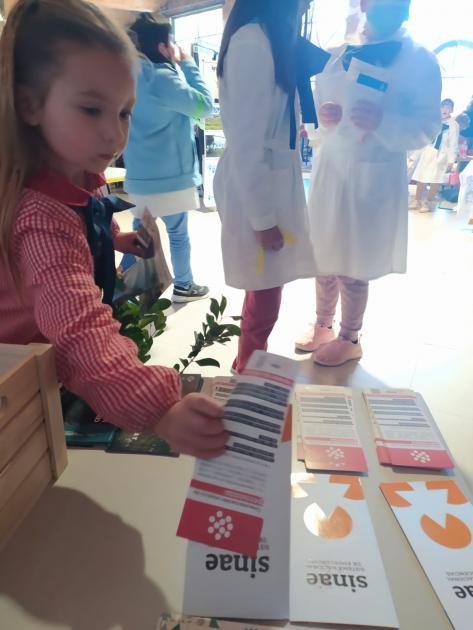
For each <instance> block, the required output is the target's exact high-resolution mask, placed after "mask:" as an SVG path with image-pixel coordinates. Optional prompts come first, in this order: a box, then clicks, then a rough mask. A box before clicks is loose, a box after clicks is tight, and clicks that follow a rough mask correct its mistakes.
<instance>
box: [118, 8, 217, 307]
mask: <svg viewBox="0 0 473 630" xmlns="http://www.w3.org/2000/svg"><path fill="white" fill-rule="evenodd" d="M131 36H132V38H133V39H134V41H135V45H136V47H137V48H138V50H139V51H140V52H141V53H142V61H141V68H140V73H139V76H138V81H137V101H136V106H135V108H134V110H133V116H132V121H131V129H130V138H129V143H128V147H127V149H126V151H125V156H124V157H125V166H126V169H127V174H126V182H125V185H126V190H127V192H128V194H129V197H130V201H131V203H133V204H135V206H136V208H135V209H134V210H133V213H134V214H135V217H136V219H135V222H134V227H135V229H136V226H137V225H139V218H140V217H141V216H142V213H143V211H144V209H145V208H148V210H149V211H150V213H151V214H152V216H153V217H160V218H161V219H162V220H163V221H164V223H165V225H166V229H167V232H168V235H169V241H170V246H171V259H172V265H173V269H174V277H175V280H174V292H173V298H172V299H173V301H174V302H181V303H184V302H191V301H194V300H199V299H201V298H204V297H206V296H207V295H208V293H209V290H208V288H207V287H204V286H199V285H197V284H195V283H194V280H193V275H192V270H191V264H190V251H191V248H190V240H189V233H188V227H187V212H188V211H189V210H195V209H197V208H199V207H200V204H199V198H198V194H197V189H196V187H197V186H199V185H200V184H201V182H202V179H201V176H200V173H199V164H198V159H197V149H196V144H195V136H194V125H193V119H197V118H205V117H207V116H209V115H211V113H212V110H213V102H212V101H213V99H212V95H211V94H210V91H209V89H208V88H207V86H206V85H205V83H204V81H203V79H202V77H201V75H200V72H199V69H198V68H197V66H196V64H195V63H194V61H193V60H192V58H191V57H190V56H188V55H186V54H185V53H183V51H182V50H181V49H180V48H178V47H175V46H174V44H173V42H172V36H171V27H170V25H169V24H162V23H159V22H156V21H155V20H154V19H153V18H152V17H151V16H149V15H146V14H143V15H141V16H140V17H139V18H138V19H137V21H136V22H135V23H134V24H133V26H132V27H131ZM177 65H179V66H180V69H181V71H182V72H181V73H180V72H178V70H177V67H176V66H177ZM127 262H128V263H129V261H127V260H124V261H123V262H122V267H124V268H126V267H127V266H128V265H127Z"/></svg>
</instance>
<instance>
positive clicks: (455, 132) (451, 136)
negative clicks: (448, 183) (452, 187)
mask: <svg viewBox="0 0 473 630" xmlns="http://www.w3.org/2000/svg"><path fill="white" fill-rule="evenodd" d="M444 124H447V125H448V129H446V130H445V131H444V132H443V135H442V142H441V144H440V148H439V149H436V148H435V142H434V143H433V144H429V145H428V146H426V147H425V149H424V150H423V151H422V153H421V155H420V158H419V162H418V164H417V167H416V168H415V170H414V173H413V175H412V179H413V180H415V181H416V182H421V183H422V184H444V183H445V180H446V179H447V167H448V165H449V164H454V163H455V162H456V161H457V158H458V143H459V138H460V126H459V124H458V123H457V122H456V120H453V119H451V120H449V121H447V122H446V123H444Z"/></svg>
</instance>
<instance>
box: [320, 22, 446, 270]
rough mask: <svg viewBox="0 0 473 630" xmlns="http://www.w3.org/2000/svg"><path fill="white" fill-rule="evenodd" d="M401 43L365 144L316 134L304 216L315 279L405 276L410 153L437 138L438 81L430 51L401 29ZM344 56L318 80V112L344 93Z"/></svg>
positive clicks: (338, 54)
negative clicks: (308, 225)
mask: <svg viewBox="0 0 473 630" xmlns="http://www.w3.org/2000/svg"><path fill="white" fill-rule="evenodd" d="M398 39H399V40H400V41H402V44H403V46H402V49H401V52H400V53H399V56H398V57H397V59H396V60H395V61H394V63H393V64H392V66H391V67H390V69H389V86H390V89H389V91H388V92H387V93H386V96H385V100H384V104H383V110H384V116H383V120H382V122H381V125H380V126H379V128H378V129H377V130H376V131H375V132H373V133H370V134H369V135H368V136H367V137H366V138H365V140H364V141H363V142H359V141H355V140H351V139H347V138H346V137H345V136H344V135H343V133H337V131H328V130H324V129H320V130H319V131H318V133H317V135H318V143H319V144H318V146H317V147H316V150H315V159H314V166H313V172H312V182H311V193H310V201H309V217H310V222H311V235H312V240H313V245H314V255H315V263H316V268H317V274H318V275H337V276H348V277H350V278H354V279H356V280H364V281H369V280H372V279H374V278H378V277H381V276H384V275H386V274H389V273H393V272H396V273H404V272H405V271H406V260H407V224H408V209H407V207H408V185H407V184H408V182H407V151H409V150H413V149H418V148H420V147H423V146H425V145H426V144H427V143H428V142H431V141H432V140H433V139H434V138H435V137H436V136H437V134H438V132H439V129H440V107H439V103H440V95H441V78H440V70H439V67H438V64H437V61H436V59H435V57H434V56H433V55H432V54H431V53H429V52H428V51H427V50H426V49H424V48H422V47H419V46H417V45H415V44H414V42H413V41H412V40H411V39H410V37H408V36H407V35H405V33H404V31H401V32H400V33H399V35H398ZM344 50H345V47H342V48H341V49H339V50H338V51H336V52H335V53H334V55H333V56H332V59H331V60H330V61H329V63H328V65H327V67H326V68H325V71H324V72H323V73H322V74H321V75H319V76H318V77H317V81H316V98H317V101H318V104H319V106H320V104H322V103H324V102H326V101H334V102H337V99H340V96H339V95H340V94H343V93H344V88H345V86H346V82H347V80H348V79H347V73H346V72H345V70H344V68H343V64H342V61H341V55H342V54H343V52H344ZM345 115H346V117H347V119H348V123H349V124H351V122H350V121H349V112H346V113H345ZM342 122H343V121H342Z"/></svg>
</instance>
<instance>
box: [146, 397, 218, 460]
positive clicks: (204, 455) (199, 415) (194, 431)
mask: <svg viewBox="0 0 473 630" xmlns="http://www.w3.org/2000/svg"><path fill="white" fill-rule="evenodd" d="M222 418H223V407H222V406H221V405H219V404H218V403H217V402H215V401H214V400H213V399H212V398H209V397H208V396H204V395H203V394H189V395H187V396H185V397H184V398H183V399H182V400H180V401H179V402H177V403H176V404H175V405H173V406H172V407H171V409H169V411H168V412H167V413H165V414H164V415H163V416H162V417H161V419H160V420H159V421H158V423H157V425H156V426H155V429H154V430H155V433H157V434H158V435H159V436H160V437H162V438H163V439H165V440H166V441H167V442H168V443H169V445H170V446H171V448H172V450H173V451H176V452H178V453H183V454H185V455H192V456H194V457H199V458H200V459H211V458H212V457H217V456H218V455H222V454H223V453H224V452H225V443H226V442H227V440H228V433H227V432H226V431H225V429H224V428H223V422H222Z"/></svg>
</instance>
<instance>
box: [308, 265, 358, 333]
mask: <svg viewBox="0 0 473 630" xmlns="http://www.w3.org/2000/svg"><path fill="white" fill-rule="evenodd" d="M315 287H316V296H317V324H320V325H321V326H331V325H332V323H333V319H334V317H335V310H336V308H337V303H338V299H339V297H340V296H341V298H342V321H341V327H340V335H341V336H342V337H346V338H347V339H352V338H354V337H357V336H358V333H359V331H360V330H361V327H362V325H363V316H364V314H365V311H366V305H367V304H368V287H369V285H368V282H364V281H363V280H353V279H352V278H347V277H345V276H319V277H318V278H316V280H315Z"/></svg>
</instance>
